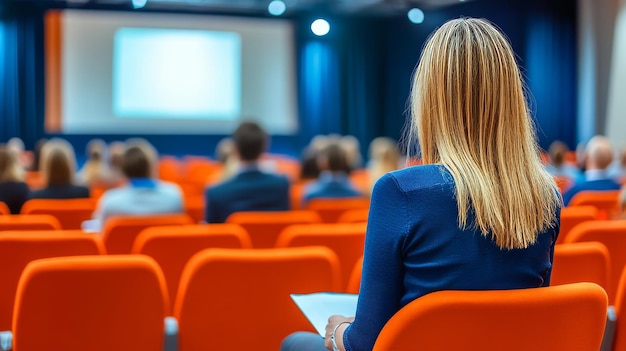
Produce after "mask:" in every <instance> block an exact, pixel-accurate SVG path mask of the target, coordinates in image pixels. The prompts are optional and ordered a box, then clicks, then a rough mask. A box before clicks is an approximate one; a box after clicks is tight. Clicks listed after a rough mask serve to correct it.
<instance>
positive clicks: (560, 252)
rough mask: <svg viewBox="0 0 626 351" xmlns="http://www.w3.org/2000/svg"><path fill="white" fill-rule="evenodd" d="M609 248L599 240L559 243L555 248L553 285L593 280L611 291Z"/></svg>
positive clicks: (592, 281)
mask: <svg viewBox="0 0 626 351" xmlns="http://www.w3.org/2000/svg"><path fill="white" fill-rule="evenodd" d="M610 264H611V259H610V255H609V250H608V249H607V248H606V246H604V245H603V244H601V243H599V242H593V241H590V242H580V243H573V244H559V245H556V247H555V249H554V263H553V265H552V279H551V280H550V284H551V285H563V284H570V283H580V282H591V283H596V284H598V285H600V286H601V287H603V288H604V290H606V291H609V267H610Z"/></svg>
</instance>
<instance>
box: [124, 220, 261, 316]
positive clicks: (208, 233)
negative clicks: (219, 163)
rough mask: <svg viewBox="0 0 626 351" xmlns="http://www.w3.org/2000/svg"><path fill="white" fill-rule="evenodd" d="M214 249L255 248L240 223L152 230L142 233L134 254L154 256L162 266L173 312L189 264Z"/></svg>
mask: <svg viewBox="0 0 626 351" xmlns="http://www.w3.org/2000/svg"><path fill="white" fill-rule="evenodd" d="M212 247H221V248H244V249H251V248H252V242H251V241H250V237H249V236H248V233H246V231H245V230H244V229H243V228H241V227H240V226H239V225H237V224H197V225H177V226H163V227H150V228H146V229H144V230H142V231H141V233H140V234H139V236H137V239H136V240H135V243H134V245H133V249H132V251H131V252H132V253H134V254H143V255H148V256H150V257H152V258H153V259H154V260H155V261H156V262H157V263H158V264H159V266H161V270H162V271H163V274H164V276H165V281H166V282H167V290H168V296H170V297H171V298H170V299H171V303H172V310H173V307H174V306H173V305H174V301H175V298H176V293H177V292H178V283H179V282H180V276H181V274H182V272H183V269H184V268H185V265H186V264H187V261H189V259H190V258H191V257H192V256H193V255H194V254H196V253H197V252H199V251H202V250H204V249H208V248H212Z"/></svg>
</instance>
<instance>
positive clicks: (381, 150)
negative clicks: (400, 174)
mask: <svg viewBox="0 0 626 351" xmlns="http://www.w3.org/2000/svg"><path fill="white" fill-rule="evenodd" d="M369 157H370V160H369V163H368V165H367V174H368V176H369V180H370V193H371V191H372V190H373V189H374V184H376V181H378V179H380V177H382V176H384V175H385V174H387V173H389V172H391V171H395V170H396V169H398V168H400V159H401V157H400V150H399V148H398V144H397V143H396V142H395V140H393V139H391V138H387V137H378V138H376V139H374V140H372V142H370V146H369Z"/></svg>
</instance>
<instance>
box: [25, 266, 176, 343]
mask: <svg viewBox="0 0 626 351" xmlns="http://www.w3.org/2000/svg"><path fill="white" fill-rule="evenodd" d="M167 315H168V303H167V292H166V290H165V281H164V279H163V275H162V273H161V271H160V270H159V267H158V265H157V264H156V262H154V260H152V259H151V258H149V257H145V256H138V255H136V256H135V255H134V256H99V257H98V256H84V257H63V258H49V259H43V260H37V261H34V262H32V263H30V264H29V265H28V266H26V268H25V269H24V274H23V275H22V278H21V279H20V283H19V287H18V290H17V298H16V301H15V318H14V320H13V336H14V338H13V345H14V349H15V350H16V351H35V350H37V351H41V350H50V351H57V350H58V351H79V350H81V351H83V350H90V351H105V350H106V351H109V350H119V351H131V350H133V351H142V350H145V351H149V350H162V349H163V339H164V318H165V317H166V316H167Z"/></svg>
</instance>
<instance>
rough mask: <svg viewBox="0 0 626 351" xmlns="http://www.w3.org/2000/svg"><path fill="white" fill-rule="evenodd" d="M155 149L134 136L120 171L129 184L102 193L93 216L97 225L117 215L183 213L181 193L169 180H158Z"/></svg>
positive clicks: (125, 152) (125, 153)
mask: <svg viewBox="0 0 626 351" xmlns="http://www.w3.org/2000/svg"><path fill="white" fill-rule="evenodd" d="M157 159H158V155H157V153H156V150H154V148H153V147H152V145H150V144H149V143H148V142H147V141H145V140H134V141H132V142H129V143H128V147H127V148H126V150H125V151H124V154H123V156H122V164H121V167H122V172H123V174H124V176H125V177H126V179H127V180H128V184H127V185H126V186H124V187H121V188H117V189H111V190H108V191H107V192H105V193H104V194H103V195H102V198H101V199H100V201H99V203H98V207H97V209H96V212H95V215H94V218H95V219H96V220H97V221H98V223H97V224H96V226H101V225H104V223H105V221H106V220H107V218H109V217H111V216H117V215H152V214H166V213H167V214H169V213H183V212H184V207H183V195H182V192H181V190H180V188H179V187H178V186H177V185H175V184H172V183H168V182H163V181H159V180H157V179H156V178H157V174H156V165H155V163H156V161H157Z"/></svg>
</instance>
